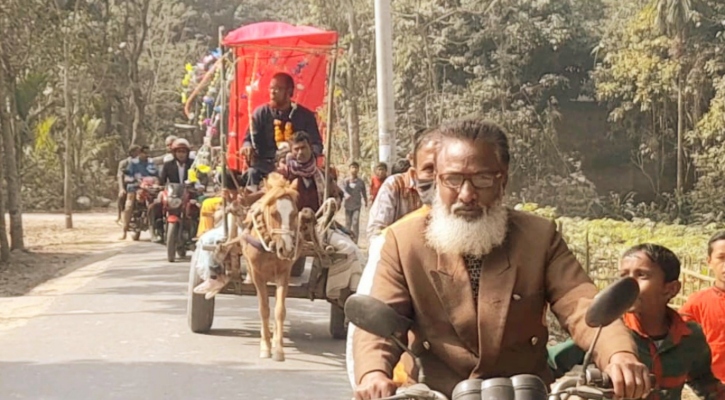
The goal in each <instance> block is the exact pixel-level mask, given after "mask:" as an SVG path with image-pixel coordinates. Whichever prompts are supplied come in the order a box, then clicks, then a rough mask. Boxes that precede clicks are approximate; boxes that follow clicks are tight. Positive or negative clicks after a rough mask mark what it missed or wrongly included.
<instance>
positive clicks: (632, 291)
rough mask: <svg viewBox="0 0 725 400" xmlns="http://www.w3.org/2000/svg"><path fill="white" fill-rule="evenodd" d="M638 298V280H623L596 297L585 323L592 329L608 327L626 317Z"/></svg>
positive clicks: (627, 278)
mask: <svg viewBox="0 0 725 400" xmlns="http://www.w3.org/2000/svg"><path fill="white" fill-rule="evenodd" d="M638 296H639V284H638V283H637V280H635V279H634V278H631V277H626V278H622V279H620V280H618V281H617V282H615V283H613V284H611V285H609V286H608V287H606V288H605V289H604V290H602V291H601V292H599V293H598V294H597V295H596V296H595V297H594V301H593V302H592V304H591V305H590V306H589V309H588V310H587V313H586V316H585V317H584V321H585V322H586V324H587V325H589V326H590V327H592V328H600V327H604V326H607V325H609V324H611V323H612V322H614V321H616V320H617V319H619V318H620V317H621V316H622V315H624V313H625V312H627V310H629V309H630V308H631V307H632V305H634V302H635V301H636V300H637V297H638Z"/></svg>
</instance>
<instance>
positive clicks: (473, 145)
mask: <svg viewBox="0 0 725 400" xmlns="http://www.w3.org/2000/svg"><path fill="white" fill-rule="evenodd" d="M436 134H437V135H438V137H439V140H440V142H439V144H440V147H439V152H438V155H437V157H436V166H437V171H436V185H437V187H436V198H435V200H434V203H433V207H432V209H431V211H430V212H429V213H427V214H423V215H420V216H416V217H412V218H410V219H408V220H406V221H402V222H400V223H398V224H395V225H393V226H391V227H390V228H389V229H388V232H387V234H386V237H385V244H384V245H383V248H382V251H381V256H380V261H379V263H378V264H377V266H376V270H375V275H374V280H373V284H372V289H371V291H370V295H371V296H373V297H376V298H378V299H380V300H383V301H384V302H385V303H387V304H389V305H390V306H392V307H393V308H395V310H396V311H398V312H399V313H400V314H402V315H405V316H407V317H409V318H411V319H412V320H413V321H414V322H413V327H412V328H411V335H410V336H411V339H412V342H411V343H410V347H411V348H412V350H413V352H414V353H415V354H417V355H418V356H419V357H420V358H421V361H422V363H423V366H424V367H425V371H426V377H427V381H426V383H427V384H428V385H429V386H430V387H431V388H432V389H433V390H438V391H440V392H442V393H443V394H445V395H446V396H448V397H450V396H451V392H452V390H453V387H454V386H455V385H456V384H457V383H458V382H460V381H462V380H464V379H468V378H492V377H497V376H504V377H510V376H513V375H517V374H524V373H528V374H536V375H538V376H540V377H541V378H542V379H543V380H544V381H545V382H547V383H551V381H552V379H553V376H552V374H551V372H550V370H549V368H548V366H547V353H546V344H547V337H548V331H547V327H546V319H545V315H546V314H545V311H546V306H547V304H548V305H550V306H551V308H552V310H553V312H554V314H556V316H557V317H558V318H559V321H560V322H561V323H562V325H563V326H564V327H565V328H566V329H567V330H568V331H569V333H570V334H571V335H572V337H573V338H574V340H575V342H576V343H577V344H578V345H579V346H582V347H585V348H586V347H588V346H589V344H590V342H591V340H593V336H594V329H591V328H589V327H587V326H586V324H585V322H584V314H585V312H586V310H587V307H588V306H589V304H590V303H591V300H592V298H593V297H594V295H595V294H596V292H597V289H596V287H595V286H594V284H593V283H592V281H591V280H590V279H589V278H588V277H587V275H586V273H585V272H584V270H583V269H582V268H581V266H580V265H579V263H578V262H577V260H576V258H575V257H574V255H573V254H572V253H571V251H569V249H568V247H567V246H566V243H564V240H563V239H562V237H561V235H560V234H559V233H558V232H557V231H556V227H555V225H554V224H553V223H552V222H551V221H549V220H546V219H544V218H539V217H536V216H533V215H530V214H526V213H522V212H517V211H513V210H510V209H507V208H506V207H505V206H503V205H502V199H503V195H504V189H505V187H506V183H507V180H508V164H509V150H508V142H507V139H506V135H505V133H504V132H503V130H502V129H501V128H500V127H498V126H496V125H494V124H491V123H487V122H484V121H480V120H475V119H474V120H465V121H459V122H453V123H450V124H447V125H443V126H441V127H440V128H438V129H437V132H436ZM421 232H423V233H424V237H421ZM407 339H408V338H407V337H406V336H403V337H401V340H407ZM401 353H402V352H401V350H400V349H399V348H397V347H396V346H395V345H394V343H393V342H392V341H390V340H386V339H384V338H379V337H376V336H374V335H372V334H369V333H366V332H364V331H362V330H360V329H358V330H356V331H355V333H354V336H353V357H354V369H355V379H356V382H357V388H356V390H355V397H356V399H361V400H365V399H377V398H381V397H385V396H389V395H392V394H394V392H395V385H394V384H393V382H392V380H391V374H392V371H393V367H394V366H395V364H396V363H397V362H398V360H399V359H400V357H401ZM636 354H637V351H636V347H635V344H634V342H633V340H632V338H631V336H630V334H629V332H628V331H627V329H626V327H624V325H623V324H622V323H621V322H619V321H618V322H615V323H614V324H612V325H610V326H609V327H607V328H605V330H604V333H603V335H602V338H601V340H600V342H599V343H598V344H597V347H596V349H595V362H596V363H597V365H598V366H599V367H601V368H604V369H605V371H606V372H607V373H608V374H609V375H610V376H611V378H612V381H613V383H614V385H615V393H616V394H617V395H618V396H619V397H626V398H639V397H643V396H645V395H646V394H648V392H649V389H650V388H649V385H650V384H649V379H648V374H649V371H647V368H646V367H645V366H644V365H643V364H642V363H640V362H639V360H638V359H637V357H636ZM402 360H403V362H404V364H405V365H406V370H407V374H408V376H410V377H416V376H417V371H416V370H415V369H414V365H413V363H412V362H411V361H412V360H410V359H409V358H408V357H407V355H404V356H403V358H402Z"/></svg>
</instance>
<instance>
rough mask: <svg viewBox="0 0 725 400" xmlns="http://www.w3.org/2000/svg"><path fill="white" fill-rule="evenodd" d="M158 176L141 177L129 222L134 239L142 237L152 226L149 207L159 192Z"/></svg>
mask: <svg viewBox="0 0 725 400" xmlns="http://www.w3.org/2000/svg"><path fill="white" fill-rule="evenodd" d="M158 181H159V180H158V178H156V177H155V176H147V177H143V178H141V179H140V182H139V184H138V189H137V190H136V199H135V204H134V206H133V214H131V220H130V221H129V224H128V230H129V231H131V232H132V235H131V237H132V238H133V240H135V241H136V240H139V239H140V238H141V232H143V231H145V230H148V229H149V227H150V226H151V221H150V220H149V209H150V207H152V206H153V204H154V199H155V198H156V195H157V194H158Z"/></svg>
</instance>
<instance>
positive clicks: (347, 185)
mask: <svg viewBox="0 0 725 400" xmlns="http://www.w3.org/2000/svg"><path fill="white" fill-rule="evenodd" d="M359 172H360V164H358V163H357V162H355V161H353V162H352V163H351V164H350V176H349V177H348V178H345V180H344V181H343V182H342V191H343V193H344V198H345V199H344V201H343V206H344V207H345V227H346V228H347V230H349V231H351V232H352V233H353V234H354V235H355V243H357V239H358V237H359V236H360V209H361V208H362V203H363V202H364V203H365V207H367V206H368V195H367V192H366V190H365V181H363V180H362V179H360V177H359V176H358V173H359Z"/></svg>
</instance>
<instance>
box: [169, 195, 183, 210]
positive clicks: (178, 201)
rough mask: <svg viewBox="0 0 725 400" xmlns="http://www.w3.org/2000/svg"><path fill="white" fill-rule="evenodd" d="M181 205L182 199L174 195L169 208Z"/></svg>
mask: <svg viewBox="0 0 725 400" xmlns="http://www.w3.org/2000/svg"><path fill="white" fill-rule="evenodd" d="M179 207H181V199H180V198H178V197H172V198H170V199H169V208H179Z"/></svg>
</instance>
